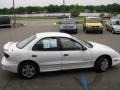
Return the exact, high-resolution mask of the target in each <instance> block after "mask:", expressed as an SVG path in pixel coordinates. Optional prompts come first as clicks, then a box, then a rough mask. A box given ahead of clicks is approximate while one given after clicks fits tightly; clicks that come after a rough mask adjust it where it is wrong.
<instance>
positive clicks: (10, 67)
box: [1, 57, 17, 73]
mask: <svg viewBox="0 0 120 90" xmlns="http://www.w3.org/2000/svg"><path fill="white" fill-rule="evenodd" d="M1 65H2V69H3V70H7V71H10V72H14V73H17V64H15V63H13V62H10V61H8V60H7V59H6V58H5V57H3V58H2V61H1Z"/></svg>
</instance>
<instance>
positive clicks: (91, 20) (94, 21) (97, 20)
mask: <svg viewBox="0 0 120 90" xmlns="http://www.w3.org/2000/svg"><path fill="white" fill-rule="evenodd" d="M86 22H88V23H97V22H99V19H98V18H87V20H86Z"/></svg>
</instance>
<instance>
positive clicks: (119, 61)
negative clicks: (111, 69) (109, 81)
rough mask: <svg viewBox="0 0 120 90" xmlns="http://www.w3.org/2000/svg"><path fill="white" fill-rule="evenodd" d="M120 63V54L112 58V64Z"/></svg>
mask: <svg viewBox="0 0 120 90" xmlns="http://www.w3.org/2000/svg"><path fill="white" fill-rule="evenodd" d="M117 64H120V56H119V57H116V58H112V66H115V65H117Z"/></svg>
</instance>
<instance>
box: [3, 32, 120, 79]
mask: <svg viewBox="0 0 120 90" xmlns="http://www.w3.org/2000/svg"><path fill="white" fill-rule="evenodd" d="M119 63H120V54H119V53H117V52H116V51H115V50H113V49H112V48H110V47H108V46H105V45H102V44H98V43H95V42H88V41H82V40H79V39H77V38H75V37H73V36H71V35H69V34H65V33H58V32H51V33H50V32H48V33H38V34H36V35H33V36H31V37H29V38H27V39H25V40H23V41H21V42H19V43H18V42H15V43H13V42H8V43H7V44H5V45H4V57H3V58H2V61H1V64H2V68H3V69H5V70H8V71H11V72H15V73H19V74H20V75H21V76H23V77H25V78H32V77H34V76H35V75H36V74H37V73H38V72H39V71H40V72H46V71H57V70H66V69H76V68H88V67H94V68H95V70H96V71H100V72H103V71H106V70H107V69H108V68H109V67H110V66H113V65H117V64H119Z"/></svg>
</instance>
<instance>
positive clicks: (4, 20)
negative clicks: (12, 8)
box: [0, 16, 11, 27]
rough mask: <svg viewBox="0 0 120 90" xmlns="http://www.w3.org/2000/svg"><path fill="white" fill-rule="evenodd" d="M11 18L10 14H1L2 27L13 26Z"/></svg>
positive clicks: (0, 23)
mask: <svg viewBox="0 0 120 90" xmlns="http://www.w3.org/2000/svg"><path fill="white" fill-rule="evenodd" d="M10 23H11V19H10V17H9V16H0V27H11V24H10Z"/></svg>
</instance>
